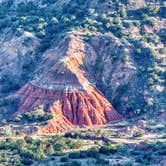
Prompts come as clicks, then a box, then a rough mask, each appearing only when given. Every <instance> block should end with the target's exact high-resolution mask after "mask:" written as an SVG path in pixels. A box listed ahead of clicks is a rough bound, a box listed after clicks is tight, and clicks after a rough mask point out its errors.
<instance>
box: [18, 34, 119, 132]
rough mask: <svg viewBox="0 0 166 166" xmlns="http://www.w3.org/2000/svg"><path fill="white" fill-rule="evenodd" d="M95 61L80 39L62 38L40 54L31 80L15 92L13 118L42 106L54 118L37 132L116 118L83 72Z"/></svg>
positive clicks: (117, 115) (115, 114) (91, 51)
mask: <svg viewBox="0 0 166 166" xmlns="http://www.w3.org/2000/svg"><path fill="white" fill-rule="evenodd" d="M87 50H88V51H87ZM87 58H89V61H88V60H87ZM95 60H96V54H95V52H94V50H93V49H92V48H91V47H90V46H89V45H87V44H86V43H85V42H83V41H82V40H81V39H80V38H78V37H74V36H71V35H67V36H66V37H64V38H63V39H62V40H60V43H59V44H58V46H57V47H53V48H52V49H50V50H48V51H47V52H46V53H45V54H44V55H43V59H42V61H41V63H40V64H39V65H38V67H37V69H36V71H35V76H34V78H33V79H32V80H31V81H29V82H28V83H27V84H26V85H25V86H24V87H23V88H21V89H20V90H19V91H18V92H17V95H19V96H20V105H19V108H18V112H16V113H15V115H17V114H23V113H25V112H26V111H33V109H34V108H35V107H37V106H39V105H44V108H45V110H46V111H49V112H51V113H52V115H53V117H54V118H53V119H52V120H50V121H49V123H48V125H47V126H45V127H44V128H42V129H41V132H42V133H53V132H62V131H65V130H68V129H71V128H74V127H76V126H92V125H102V124H105V123H107V122H110V121H113V120H118V119H120V118H121V116H120V115H119V114H118V113H117V112H116V111H115V110H114V108H113V107H112V105H111V104H110V103H109V102H108V101H107V99H106V98H105V97H104V96H103V94H102V93H101V92H100V91H99V90H98V89H97V88H96V86H95V81H94V80H93V78H91V76H90V74H89V72H88V71H87V68H88V67H87V66H89V65H92V66H93V63H95ZM90 61H91V64H89V62H90Z"/></svg>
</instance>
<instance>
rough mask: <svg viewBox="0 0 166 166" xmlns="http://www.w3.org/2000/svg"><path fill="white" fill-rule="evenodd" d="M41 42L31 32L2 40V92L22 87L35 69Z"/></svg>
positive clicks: (0, 43)
mask: <svg viewBox="0 0 166 166" xmlns="http://www.w3.org/2000/svg"><path fill="white" fill-rule="evenodd" d="M39 45H40V43H39V41H38V39H37V38H36V37H35V36H34V34H32V33H30V32H24V33H23V35H21V36H15V35H12V34H11V33H10V34H8V35H6V36H5V37H2V38H1V39H0V59H1V61H0V71H1V72H0V92H1V91H5V93H6V94H8V92H9V90H15V89H17V88H18V87H19V86H22V85H23V84H24V83H25V82H26V81H27V78H28V76H29V73H31V72H32V71H33V69H34V68H35V65H36V62H37V59H39V57H38V53H37V52H38V48H39Z"/></svg>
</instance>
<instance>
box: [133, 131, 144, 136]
mask: <svg viewBox="0 0 166 166" xmlns="http://www.w3.org/2000/svg"><path fill="white" fill-rule="evenodd" d="M133 137H142V133H141V132H135V133H134V135H133Z"/></svg>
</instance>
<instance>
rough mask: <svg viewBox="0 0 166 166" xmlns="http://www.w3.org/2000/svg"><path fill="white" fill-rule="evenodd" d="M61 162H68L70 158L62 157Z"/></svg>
mask: <svg viewBox="0 0 166 166" xmlns="http://www.w3.org/2000/svg"><path fill="white" fill-rule="evenodd" d="M60 161H61V162H63V163H64V162H68V161H69V158H68V157H62V158H60Z"/></svg>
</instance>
